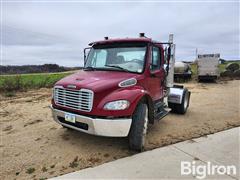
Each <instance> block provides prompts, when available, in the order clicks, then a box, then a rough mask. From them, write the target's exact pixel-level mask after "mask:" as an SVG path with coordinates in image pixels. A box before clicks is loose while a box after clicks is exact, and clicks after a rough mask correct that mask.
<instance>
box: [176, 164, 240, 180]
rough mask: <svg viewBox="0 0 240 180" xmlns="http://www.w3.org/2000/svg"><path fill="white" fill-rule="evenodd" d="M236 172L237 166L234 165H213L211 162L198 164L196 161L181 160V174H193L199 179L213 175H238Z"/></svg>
mask: <svg viewBox="0 0 240 180" xmlns="http://www.w3.org/2000/svg"><path fill="white" fill-rule="evenodd" d="M236 173H237V168H236V166H234V165H229V166H225V165H213V164H212V163H211V162H207V164H200V165H199V164H198V165H197V164H196V162H195V161H192V162H189V161H181V175H193V176H195V177H196V178H197V179H204V178H206V177H207V176H211V175H236Z"/></svg>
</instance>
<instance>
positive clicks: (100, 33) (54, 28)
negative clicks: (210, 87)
mask: <svg viewBox="0 0 240 180" xmlns="http://www.w3.org/2000/svg"><path fill="white" fill-rule="evenodd" d="M140 32H145V34H146V36H147V37H151V38H152V39H154V40H157V41H167V40H168V35H169V34H170V33H173V34H174V42H175V43H176V59H177V61H181V60H187V61H191V60H194V59H195V58H196V48H197V49H198V53H199V54H203V53H220V55H221V58H223V59H240V54H239V41H240V34H239V1H225V2H223V1H219V2H217V1H215V2H214V1H198V2H194V1H192V2H186V1H179V2H178V1H173V2H168V1H162V2H156V1H155V2H154V1H151V2H146V1H145V2H140V1H138V2H128V1H124V2H123V1H121V2H120V1H118V2H114V1H113V2H106V1H105V2H103V1H102V2H97V1H95V2H86V1H85V2H78V1H77V0H75V1H71V2H69V1H54V0H50V1H42V2H40V1H31V2H30V1H19V2H17V1H11V0H8V1H6V0H5V1H4V0H3V1H2V3H1V49H2V51H1V53H2V54H1V64H2V65H28V64H36V65H39V64H45V63H56V64H59V65H62V66H82V65H83V49H84V48H85V47H87V46H88V44H89V43H90V42H92V41H96V40H102V39H103V38H104V37H105V36H108V37H109V38H124V37H138V34H139V33H140Z"/></svg>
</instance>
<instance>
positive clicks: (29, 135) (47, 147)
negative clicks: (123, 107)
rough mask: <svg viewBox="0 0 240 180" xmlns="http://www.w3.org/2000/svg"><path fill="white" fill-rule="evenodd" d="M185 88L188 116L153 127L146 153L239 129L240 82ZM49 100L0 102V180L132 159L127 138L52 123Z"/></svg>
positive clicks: (43, 96) (45, 93) (31, 95)
mask: <svg viewBox="0 0 240 180" xmlns="http://www.w3.org/2000/svg"><path fill="white" fill-rule="evenodd" d="M185 86H187V87H188V88H189V89H190V90H191V92H192V95H191V102H190V108H189V109H188V112H187V113H186V114H185V115H175V114H170V115H169V116H167V117H165V118H164V119H162V120H161V121H158V122H156V123H155V124H154V126H151V127H150V129H149V133H148V136H147V138H148V145H147V149H146V150H149V149H153V148H156V147H161V146H165V145H168V144H172V143H176V142H179V141H183V140H188V139H192V138H195V137H199V136H205V137H206V138H207V135H208V134H212V133H215V132H218V131H222V130H225V129H229V128H232V127H236V126H240V114H239V107H240V104H239V102H240V101H239V97H240V96H239V93H240V92H239V91H240V90H239V88H240V80H233V81H221V82H218V83H195V82H191V83H186V84H185ZM50 99H51V90H50V89H40V90H36V91H29V92H25V93H19V94H17V96H16V97H12V98H5V97H2V96H1V102H0V127H1V134H0V135H1V144H0V153H1V167H0V170H1V172H0V179H44V178H49V177H54V176H59V175H62V174H65V173H69V172H73V171H76V170H80V169H83V168H87V167H92V166H96V165H99V164H102V163H105V162H108V161H113V160H115V159H118V158H122V157H126V156H130V155H132V154H134V152H131V151H129V150H128V141H127V138H106V137H96V136H91V135H88V134H84V133H80V132H77V131H73V130H67V129H64V128H62V127H61V126H60V125H58V124H57V123H55V122H54V121H53V119H52V117H51V112H50V109H49V105H50ZM192 141H193V140H189V142H190V143H191V142H192Z"/></svg>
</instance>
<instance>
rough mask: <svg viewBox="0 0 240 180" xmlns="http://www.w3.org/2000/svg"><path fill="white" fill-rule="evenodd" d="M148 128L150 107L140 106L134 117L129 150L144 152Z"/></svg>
mask: <svg viewBox="0 0 240 180" xmlns="http://www.w3.org/2000/svg"><path fill="white" fill-rule="evenodd" d="M147 128H148V106H147V104H145V103H140V104H138V106H137V108H136V110H135V112H134V114H133V117H132V125H131V129H130V132H129V137H128V138H129V148H130V149H132V150H136V151H142V150H143V149H144V145H145V142H146V134H147Z"/></svg>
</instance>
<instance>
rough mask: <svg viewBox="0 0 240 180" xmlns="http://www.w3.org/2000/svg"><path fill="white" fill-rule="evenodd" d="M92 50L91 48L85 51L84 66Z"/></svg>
mask: <svg viewBox="0 0 240 180" xmlns="http://www.w3.org/2000/svg"><path fill="white" fill-rule="evenodd" d="M90 49H91V47H87V48H84V51H83V52H84V66H85V64H86V61H87V57H88V54H89V51H90Z"/></svg>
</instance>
